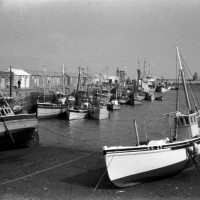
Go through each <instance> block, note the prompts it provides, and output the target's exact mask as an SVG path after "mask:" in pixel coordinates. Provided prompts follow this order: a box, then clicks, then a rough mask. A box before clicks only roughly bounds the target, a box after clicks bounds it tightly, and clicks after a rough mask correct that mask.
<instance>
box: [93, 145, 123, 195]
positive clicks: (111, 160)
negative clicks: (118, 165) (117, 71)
mask: <svg viewBox="0 0 200 200" xmlns="http://www.w3.org/2000/svg"><path fill="white" fill-rule="evenodd" d="M118 148H119V146H118V147H117V148H116V149H115V150H117V149H118ZM115 154H116V151H115V152H114V154H113V156H112V158H111V160H110V162H109V164H108V167H106V169H105V170H104V172H103V174H102V176H101V178H100V179H99V181H98V183H97V185H96V186H95V188H94V190H93V191H92V193H91V194H90V199H91V198H92V195H93V194H94V193H95V191H96V190H97V188H98V186H99V184H100V183H101V181H102V179H103V177H104V176H105V174H106V171H107V169H108V168H109V166H110V164H111V162H112V160H113V158H114V156H115Z"/></svg>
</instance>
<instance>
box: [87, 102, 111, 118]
mask: <svg viewBox="0 0 200 200" xmlns="http://www.w3.org/2000/svg"><path fill="white" fill-rule="evenodd" d="M89 116H90V117H91V118H92V119H98V120H101V119H108V118H110V112H109V111H108V109H107V106H104V105H99V106H95V107H93V108H91V109H90V111H89Z"/></svg>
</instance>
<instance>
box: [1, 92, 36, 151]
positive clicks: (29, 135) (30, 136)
mask: <svg viewBox="0 0 200 200" xmlns="http://www.w3.org/2000/svg"><path fill="white" fill-rule="evenodd" d="M0 144H1V147H0V149H1V148H7V147H8V146H10V145H11V146H16V147H34V146H38V145H39V135H38V120H37V118H36V114H14V112H13V111H12V109H11V108H10V106H9V104H8V103H7V101H6V100H5V99H4V97H3V95H2V93H0Z"/></svg>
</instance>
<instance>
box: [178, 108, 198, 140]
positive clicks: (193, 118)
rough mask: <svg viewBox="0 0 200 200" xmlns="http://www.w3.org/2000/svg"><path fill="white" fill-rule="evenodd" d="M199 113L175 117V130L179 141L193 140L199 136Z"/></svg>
mask: <svg viewBox="0 0 200 200" xmlns="http://www.w3.org/2000/svg"><path fill="white" fill-rule="evenodd" d="M198 118H199V113H198V112H197V113H194V114H188V115H178V116H176V117H175V130H176V131H177V134H176V135H177V137H178V140H186V139H191V138H193V137H195V136H198V135H200V134H199V130H200V129H199V126H198Z"/></svg>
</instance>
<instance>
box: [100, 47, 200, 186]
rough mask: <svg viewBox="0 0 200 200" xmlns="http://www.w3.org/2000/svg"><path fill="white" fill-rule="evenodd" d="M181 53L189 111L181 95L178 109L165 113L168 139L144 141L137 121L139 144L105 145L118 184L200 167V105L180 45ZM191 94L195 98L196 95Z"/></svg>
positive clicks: (156, 177)
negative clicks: (188, 83) (188, 84)
mask: <svg viewBox="0 0 200 200" xmlns="http://www.w3.org/2000/svg"><path fill="white" fill-rule="evenodd" d="M177 55H178V58H179V64H180V70H179V71H180V74H179V75H180V76H181V78H182V82H183V86H184V93H185V97H186V104H187V110H186V111H185V112H181V111H180V108H179V98H177V103H176V111H175V112H171V113H166V114H165V116H166V117H167V121H168V123H169V130H170V131H169V137H166V139H164V140H151V141H148V140H147V141H145V142H140V140H139V136H138V132H137V125H136V121H135V131H136V138H137V145H136V146H113V147H108V146H103V153H104V155H105V162H106V167H107V172H108V176H109V178H110V180H111V181H112V182H113V183H114V184H115V185H116V186H119V187H126V186H131V185H135V184H139V183H142V182H146V181H149V180H156V179H158V178H161V177H165V176H169V175H173V174H176V173H179V172H181V171H182V170H184V169H186V168H188V167H190V166H191V165H192V164H195V166H196V167H197V168H198V170H200V169H199V163H198V162H199V161H198V160H199V155H200V125H199V121H200V110H199V108H198V106H197V105H195V106H194V109H193V108H192V106H191V103H190V99H189V95H188V89H187V87H186V83H185V78H184V76H185V75H184V70H183V63H182V59H181V56H180V53H179V51H178V47H177ZM177 95H179V93H177ZM191 96H192V98H194V95H191ZM193 100H194V99H193Z"/></svg>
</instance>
